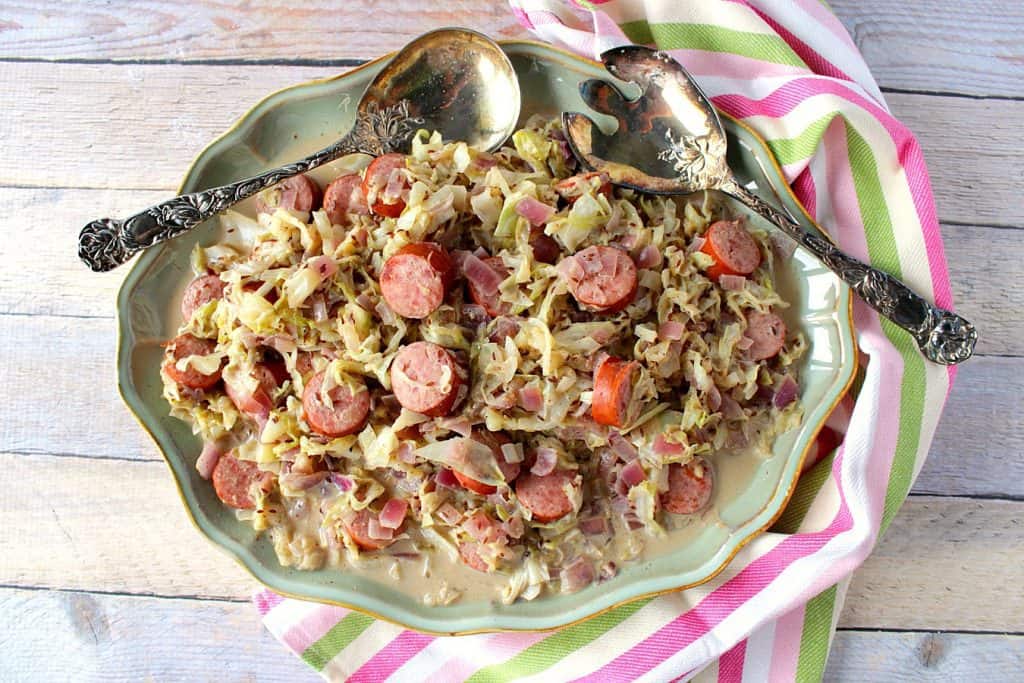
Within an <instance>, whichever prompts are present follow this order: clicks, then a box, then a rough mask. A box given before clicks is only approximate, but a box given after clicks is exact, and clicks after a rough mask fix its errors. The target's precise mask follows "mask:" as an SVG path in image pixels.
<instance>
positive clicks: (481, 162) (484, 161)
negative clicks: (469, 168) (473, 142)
mask: <svg viewBox="0 0 1024 683" xmlns="http://www.w3.org/2000/svg"><path fill="white" fill-rule="evenodd" d="M473 165H474V166H476V167H477V168H479V169H481V170H484V171H486V170H487V169H489V168H494V167H495V166H497V165H498V160H497V159H496V158H494V157H493V156H491V155H490V154H483V153H481V154H478V155H477V156H476V158H475V159H473Z"/></svg>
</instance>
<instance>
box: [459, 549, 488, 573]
mask: <svg viewBox="0 0 1024 683" xmlns="http://www.w3.org/2000/svg"><path fill="white" fill-rule="evenodd" d="M459 557H460V558H461V559H462V564H464V565H466V566H467V567H469V568H470V569H475V570H477V571H478V572H484V573H485V574H486V573H488V572H490V571H491V568H490V567H489V566H487V563H486V562H484V558H482V557H480V544H479V543H460V544H459Z"/></svg>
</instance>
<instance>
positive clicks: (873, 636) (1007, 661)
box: [824, 630, 1024, 683]
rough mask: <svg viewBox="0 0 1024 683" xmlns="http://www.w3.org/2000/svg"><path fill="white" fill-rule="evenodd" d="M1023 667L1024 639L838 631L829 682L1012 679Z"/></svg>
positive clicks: (950, 634) (894, 682)
mask: <svg viewBox="0 0 1024 683" xmlns="http://www.w3.org/2000/svg"><path fill="white" fill-rule="evenodd" d="M1022 667H1024V637H1022V636H1019V635H1017V636H1011V635H999V634H987V633H986V634H979V633H920V632H918V633H865V632H860V631H842V630H840V631H838V632H837V633H836V637H835V640H833V642H832V654H831V656H830V657H829V660H828V667H827V668H826V669H825V678H824V680H826V681H857V683H929V682H932V681H934V682H936V683H939V682H943V683H944V682H945V681H969V680H981V681H1011V680H1015V679H1017V678H1019V677H1020V672H1021V669H1022Z"/></svg>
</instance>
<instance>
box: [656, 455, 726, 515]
mask: <svg viewBox="0 0 1024 683" xmlns="http://www.w3.org/2000/svg"><path fill="white" fill-rule="evenodd" d="M713 488H714V481H713V477H712V474H711V467H710V466H709V465H708V463H707V461H706V460H704V459H703V458H696V459H694V460H691V461H690V462H688V463H686V464H685V465H681V464H679V463H677V462H674V463H672V464H671V465H669V466H668V491H665V492H664V493H662V494H661V504H662V505H663V506H664V507H665V509H666V510H668V511H669V512H672V513H675V514H677V515H689V514H693V513H694V512H699V511H700V510H702V509H704V506H705V505H707V504H708V501H709V500H711V491H712V489H713Z"/></svg>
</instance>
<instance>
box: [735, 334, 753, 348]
mask: <svg viewBox="0 0 1024 683" xmlns="http://www.w3.org/2000/svg"><path fill="white" fill-rule="evenodd" d="M753 345H754V340H753V339H751V338H750V337H748V336H747V335H743V336H742V337H740V339H739V341H737V342H736V348H737V349H739V350H740V351H746V350H747V349H749V348H750V347H751V346H753Z"/></svg>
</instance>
